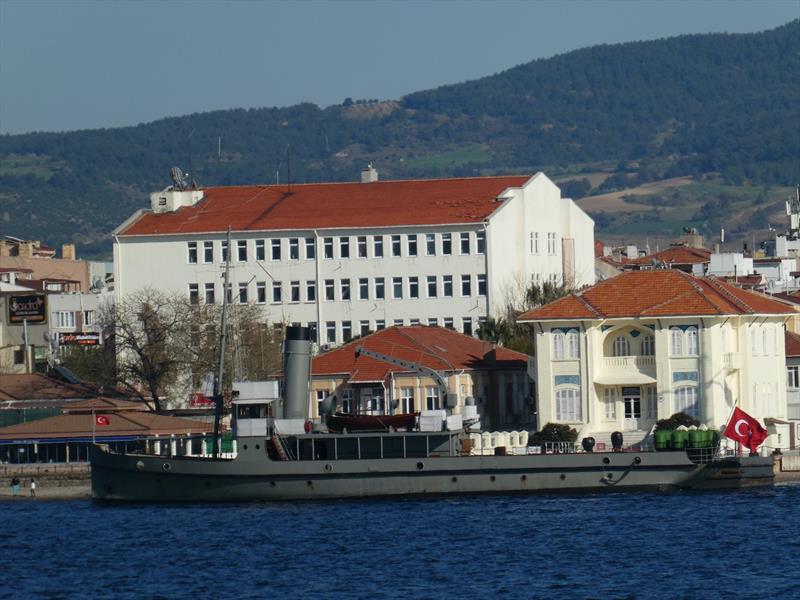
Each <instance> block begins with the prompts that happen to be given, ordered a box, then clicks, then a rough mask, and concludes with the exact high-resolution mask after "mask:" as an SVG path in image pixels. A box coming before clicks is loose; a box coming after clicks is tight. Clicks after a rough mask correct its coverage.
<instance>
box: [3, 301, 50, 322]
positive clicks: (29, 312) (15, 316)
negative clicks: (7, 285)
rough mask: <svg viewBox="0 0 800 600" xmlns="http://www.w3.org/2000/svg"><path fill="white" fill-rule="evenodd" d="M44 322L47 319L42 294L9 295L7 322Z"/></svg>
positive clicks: (45, 304) (45, 305)
mask: <svg viewBox="0 0 800 600" xmlns="http://www.w3.org/2000/svg"><path fill="white" fill-rule="evenodd" d="M23 321H27V322H28V323H45V322H46V321H47V301H46V300H45V297H44V296H40V295H33V294H31V295H28V296H9V297H8V322H9V323H22V322H23Z"/></svg>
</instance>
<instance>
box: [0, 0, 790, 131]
mask: <svg viewBox="0 0 800 600" xmlns="http://www.w3.org/2000/svg"><path fill="white" fill-rule="evenodd" d="M799 17H800V0H763V1H746V0H741V1H727V0H715V1H706V2H694V1H689V0H686V1H677V2H675V1H661V2H657V1H639V2H633V1H603V0H596V1H591V0H590V1H584V0H574V1H559V2H551V1H540V2H502V1H500V2H478V1H474V2H461V1H456V0H453V1H449V2H447V1H439V2H413V1H409V2H377V1H376V2H367V1H363V2H335V1H328V2H316V1H305V2H265V1H261V2H259V1H256V0H253V1H247V2H244V1H238V2H237V1H228V2H216V1H214V0H206V1H204V2H185V1H177V0H172V1H157V2H156V1H148V0H139V1H135V2H128V1H116V2H115V1H105V2H100V1H90V2H84V1H80V2H78V1H70V0H58V1H56V2H51V1H45V0H39V1H18V0H0V132H2V133H24V132H29V131H68V130H75V129H87V128H99V127H118V126H125V125H136V124H138V123H142V122H148V121H153V120H156V119H160V118H163V117H168V116H178V115H186V114H190V113H194V112H205V111H210V110H218V109H227V108H257V107H264V106H289V105H292V104H296V103H298V102H305V101H307V102H314V103H316V104H318V105H320V106H328V105H331V104H338V103H341V102H342V101H343V100H344V99H345V98H346V97H351V98H353V99H359V98H378V99H381V100H389V99H398V98H400V97H401V96H403V95H404V94H407V93H410V92H415V91H418V90H423V89H429V88H432V87H438V86H440V85H444V84H448V83H456V82H459V81H466V80H469V79H476V78H479V77H483V76H486V75H491V74H493V73H496V72H498V71H502V70H505V69H508V68H510V67H512V66H515V65H518V64H521V63H525V62H529V61H531V60H534V59H537V58H547V57H550V56H553V55H556V54H560V53H563V52H567V51H570V50H575V49H577V48H583V47H586V46H592V45H595V44H601V43H619V42H626V41H635V40H650V39H657V38H662V37H669V36H674V35H681V34H689V33H708V32H729V33H746V32H755V31H762V30H765V29H771V28H774V27H777V26H779V25H783V24H785V23H787V22H789V21H791V20H792V19H796V18H799Z"/></svg>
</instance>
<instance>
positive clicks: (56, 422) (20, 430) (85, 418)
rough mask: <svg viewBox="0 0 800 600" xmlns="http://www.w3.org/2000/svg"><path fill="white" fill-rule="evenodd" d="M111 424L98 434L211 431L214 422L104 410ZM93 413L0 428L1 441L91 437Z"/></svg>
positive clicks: (118, 434)
mask: <svg viewBox="0 0 800 600" xmlns="http://www.w3.org/2000/svg"><path fill="white" fill-rule="evenodd" d="M104 414H105V415H106V416H107V418H108V421H109V424H108V425H101V426H94V431H95V434H96V435H97V437H123V436H125V437H127V436H150V435H155V434H158V435H169V434H172V433H174V434H176V435H177V434H192V433H208V432H210V431H212V430H213V428H214V425H213V423H203V422H200V421H193V420H191V419H178V418H176V417H165V416H162V415H157V414H155V413H151V412H138V411H126V412H120V413H104ZM93 422H94V417H93V416H92V414H91V413H83V414H63V415H56V416H54V417H47V418H45V419H37V420H35V421H28V422H27V423H18V424H16V425H10V426H9V427H2V428H0V440H22V439H39V440H42V439H53V438H91V437H92V428H93V425H92V423H93Z"/></svg>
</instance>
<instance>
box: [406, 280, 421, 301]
mask: <svg viewBox="0 0 800 600" xmlns="http://www.w3.org/2000/svg"><path fill="white" fill-rule="evenodd" d="M408 297H409V298H419V277H409V278H408Z"/></svg>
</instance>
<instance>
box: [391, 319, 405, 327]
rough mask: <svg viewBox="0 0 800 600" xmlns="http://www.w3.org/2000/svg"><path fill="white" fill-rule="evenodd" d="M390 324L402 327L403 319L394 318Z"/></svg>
mask: <svg viewBox="0 0 800 600" xmlns="http://www.w3.org/2000/svg"><path fill="white" fill-rule="evenodd" d="M392 325H394V326H395V327H402V326H403V319H395V320H394V321H392Z"/></svg>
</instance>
